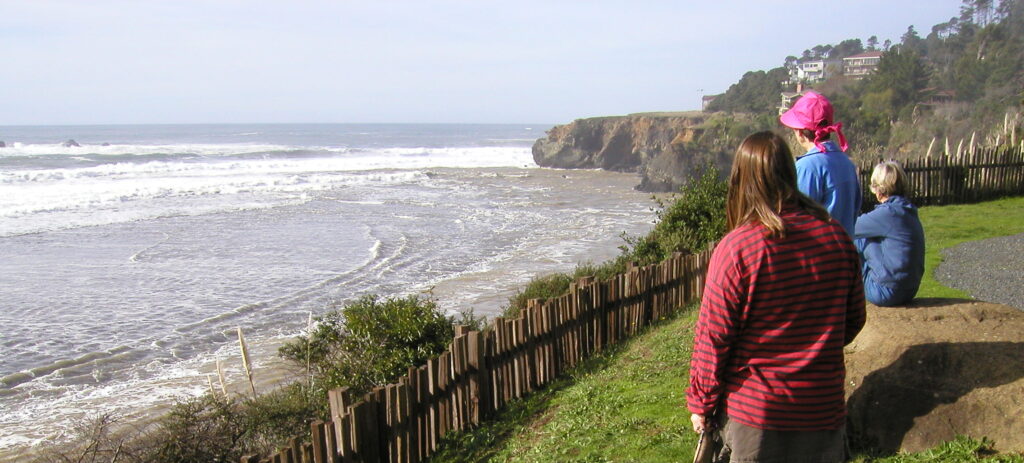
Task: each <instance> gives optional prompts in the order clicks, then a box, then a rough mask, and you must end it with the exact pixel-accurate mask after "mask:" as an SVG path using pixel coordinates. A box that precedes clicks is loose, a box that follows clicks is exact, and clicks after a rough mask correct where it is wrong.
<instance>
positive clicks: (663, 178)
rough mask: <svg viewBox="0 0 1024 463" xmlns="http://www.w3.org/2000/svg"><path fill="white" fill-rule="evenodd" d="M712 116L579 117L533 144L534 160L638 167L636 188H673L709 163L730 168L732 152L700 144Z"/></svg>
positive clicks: (620, 168)
mask: <svg viewBox="0 0 1024 463" xmlns="http://www.w3.org/2000/svg"><path fill="white" fill-rule="evenodd" d="M710 117H713V116H711V115H708V114H705V113H701V112H686V113H650V114H631V115H628V116H613V117H598V118H591V119H577V120H576V121H573V122H572V123H570V124H566V125H559V126H555V127H553V128H552V129H550V130H548V132H547V136H546V137H545V138H541V139H539V140H537V142H536V143H534V145H533V159H534V161H535V162H536V163H537V164H538V165H540V166H542V167H553V168H562V169H605V170H612V171H619V172H636V173H639V174H640V175H641V182H640V185H639V186H638V189H641V190H643V191H674V190H677V189H678V188H679V187H680V186H681V185H683V184H685V183H686V182H687V181H688V180H689V178H690V176H691V171H692V169H693V168H695V167H702V166H703V165H705V164H706V163H708V162H714V163H716V164H717V165H718V166H719V168H720V169H721V170H723V171H725V172H727V171H728V165H729V162H730V159H729V157H728V156H726V155H724V154H723V153H721V152H719V151H720V150H714V149H705V148H706V147H699V146H698V144H697V143H696V140H697V139H698V138H699V137H700V135H701V134H702V133H704V131H705V130H706V127H705V126H706V123H707V121H708V119H709V118H710ZM732 149H735V147H732Z"/></svg>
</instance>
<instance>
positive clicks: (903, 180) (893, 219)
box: [854, 161, 924, 306]
mask: <svg viewBox="0 0 1024 463" xmlns="http://www.w3.org/2000/svg"><path fill="white" fill-rule="evenodd" d="M871 192H872V193H874V194H875V197H876V198H877V199H878V202H879V204H878V206H875V210H873V211H871V212H868V213H867V214H863V215H861V216H860V217H858V218H857V225H856V229H855V232H854V239H855V243H856V245H857V250H858V251H859V252H860V255H861V260H862V262H863V267H862V273H863V276H864V295H865V297H866V298H867V299H868V301H870V302H871V303H872V304H875V305H880V306H898V305H904V304H906V303H908V302H910V301H911V300H912V299H914V296H915V295H917V290H918V288H919V287H920V286H921V277H922V276H923V275H924V228H922V226H921V220H920V219H918V217H917V208H916V207H914V205H913V204H911V203H910V201H908V200H907V198H906V197H905V195H906V194H907V193H908V192H907V174H906V172H904V171H903V168H902V167H900V165H899V163H897V162H896V161H884V162H881V163H879V164H878V165H877V166H875V168H874V170H873V171H872V172H871Z"/></svg>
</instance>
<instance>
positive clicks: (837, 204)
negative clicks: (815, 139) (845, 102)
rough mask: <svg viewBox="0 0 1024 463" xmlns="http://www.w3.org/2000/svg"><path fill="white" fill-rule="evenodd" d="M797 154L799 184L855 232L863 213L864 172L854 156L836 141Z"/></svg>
mask: <svg viewBox="0 0 1024 463" xmlns="http://www.w3.org/2000/svg"><path fill="white" fill-rule="evenodd" d="M823 146H824V147H825V149H826V151H824V152H823V151H821V150H820V149H818V148H817V147H815V148H811V150H810V151H808V152H807V153H805V154H804V155H802V156H798V157H797V158H796V185H797V188H799V189H800V191H801V192H802V193H803V194H805V195H807V196H809V197H810V198H811V199H813V200H814V201H815V202H817V203H818V204H821V205H822V206H824V207H825V209H827V210H828V213H829V214H831V215H832V217H833V218H834V219H836V220H837V221H838V222H839V223H840V224H842V226H843V228H845V229H846V233H849V234H850V235H853V227H854V223H855V222H856V221H857V214H858V213H860V206H861V193H860V175H859V174H858V173H857V167H856V166H855V165H853V161H850V157H849V156H847V155H846V153H844V152H842V151H841V150H840V149H839V147H838V146H837V145H836V144H835V143H834V142H832V141H826V142H824V143H823Z"/></svg>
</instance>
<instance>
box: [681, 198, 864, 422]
mask: <svg viewBox="0 0 1024 463" xmlns="http://www.w3.org/2000/svg"><path fill="white" fill-rule="evenodd" d="M782 218H783V221H784V222H785V223H786V231H787V234H786V237H785V238H783V239H773V238H769V237H768V235H767V230H766V229H765V228H764V226H762V225H760V224H757V225H744V226H741V227H737V228H736V229H735V230H733V231H732V232H730V233H729V234H727V235H726V236H725V237H724V238H723V239H722V241H721V242H720V243H719V244H718V246H717V247H716V248H715V251H714V252H713V254H712V257H711V263H710V265H709V267H708V276H707V279H706V283H705V286H704V297H703V300H702V302H701V308H700V315H699V317H698V320H697V327H696V333H695V342H694V352H693V358H692V359H691V363H690V386H689V388H688V389H687V392H686V399H687V406H688V408H689V409H690V412H692V413H695V414H701V415H709V414H711V413H712V412H713V411H715V410H716V409H718V410H720V411H719V412H720V413H721V412H725V413H727V414H728V416H729V418H730V419H731V420H734V421H737V422H739V423H742V424H745V425H748V426H752V427H756V428H760V429H773V430H793V431H797V430H825V429H836V428H838V427H839V426H840V425H842V424H843V421H844V419H845V416H846V406H845V404H844V400H843V382H844V381H845V377H846V367H845V364H844V363H843V346H845V345H846V344H848V343H849V342H850V341H852V340H853V338H854V336H856V335H857V333H858V332H860V329H861V328H862V327H863V326H864V321H865V310H864V288H863V282H862V281H861V276H860V266H859V260H858V257H857V251H856V249H855V248H854V246H853V243H852V242H851V241H850V238H849V235H848V234H847V233H846V231H845V230H844V229H843V227H842V226H841V225H839V223H838V222H836V221H835V220H832V219H830V220H829V221H828V222H825V221H822V220H820V219H817V218H815V217H813V216H811V215H809V214H807V213H805V212H803V211H798V210H796V209H793V210H787V211H784V212H783V214H782Z"/></svg>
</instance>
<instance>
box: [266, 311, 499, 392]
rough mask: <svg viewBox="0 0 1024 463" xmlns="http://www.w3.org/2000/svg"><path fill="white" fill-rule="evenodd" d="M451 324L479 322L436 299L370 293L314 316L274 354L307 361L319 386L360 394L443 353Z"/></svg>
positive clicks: (473, 325) (451, 333)
mask: <svg viewBox="0 0 1024 463" xmlns="http://www.w3.org/2000/svg"><path fill="white" fill-rule="evenodd" d="M454 324H469V325H471V328H473V329H479V326H480V324H481V320H480V319H477V318H475V317H474V316H473V315H472V314H471V313H466V314H462V316H461V318H457V317H448V316H445V314H444V313H442V312H441V311H440V310H439V309H438V308H437V304H436V303H434V301H431V300H429V299H425V298H422V297H420V296H408V297H404V298H386V299H381V298H379V297H378V296H375V295H371V296H365V297H363V298H361V299H359V300H357V301H356V302H353V303H351V304H347V305H345V306H344V307H343V308H342V309H341V310H334V311H330V312H328V313H326V314H324V315H321V316H319V317H317V324H316V327H315V328H314V329H313V331H312V333H310V334H309V335H308V336H299V337H298V338H296V339H295V340H294V341H292V342H289V343H287V344H285V345H283V346H281V348H280V349H279V351H278V352H279V354H280V355H281V356H282V357H283V358H285V359H287V360H290V361H292V362H294V363H295V364H296V365H299V366H300V367H302V368H305V367H306V366H307V364H308V365H309V366H310V367H311V368H312V370H313V373H314V377H315V380H314V383H315V384H317V385H318V387H319V388H321V389H324V390H326V389H332V388H338V387H347V388H349V389H350V391H351V392H352V393H353V394H362V393H364V392H366V391H369V390H370V389H371V388H373V387H374V386H380V385H384V384H388V383H390V382H392V381H394V380H396V379H397V378H399V377H400V376H401V375H403V374H405V373H406V371H407V370H408V368H409V367H411V366H417V365H421V364H424V363H426V361H427V360H428V359H430V358H432V357H435V356H437V355H438V354H440V353H441V352H443V351H444V350H445V349H446V348H447V347H448V344H450V343H451V341H452V337H453V336H454V333H455V329H454Z"/></svg>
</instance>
